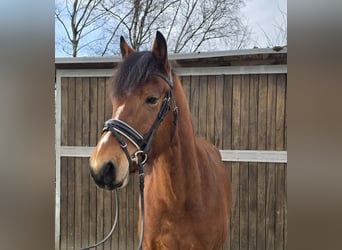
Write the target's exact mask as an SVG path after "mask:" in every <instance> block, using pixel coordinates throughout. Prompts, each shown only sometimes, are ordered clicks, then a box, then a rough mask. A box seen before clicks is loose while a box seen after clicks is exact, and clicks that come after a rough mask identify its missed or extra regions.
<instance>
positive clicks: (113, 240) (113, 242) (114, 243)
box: [110, 190, 121, 249]
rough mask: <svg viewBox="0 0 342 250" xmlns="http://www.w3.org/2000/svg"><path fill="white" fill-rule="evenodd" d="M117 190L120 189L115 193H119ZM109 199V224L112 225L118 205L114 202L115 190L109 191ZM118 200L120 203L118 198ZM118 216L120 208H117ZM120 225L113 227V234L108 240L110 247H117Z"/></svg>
mask: <svg viewBox="0 0 342 250" xmlns="http://www.w3.org/2000/svg"><path fill="white" fill-rule="evenodd" d="M119 192H120V190H119V191H117V192H116V193H117V195H119ZM111 199H112V206H111V208H112V211H111V213H112V218H111V224H112V225H113V223H114V219H115V212H116V208H117V207H116V205H118V206H119V204H116V202H115V192H111ZM118 201H119V203H120V200H118ZM118 208H120V207H118ZM120 216H121V215H120V209H119V217H120ZM118 223H119V222H118ZM120 227H121V225H120V224H118V226H117V228H116V229H115V231H114V233H113V236H112V238H111V240H110V245H111V248H110V249H119V228H120Z"/></svg>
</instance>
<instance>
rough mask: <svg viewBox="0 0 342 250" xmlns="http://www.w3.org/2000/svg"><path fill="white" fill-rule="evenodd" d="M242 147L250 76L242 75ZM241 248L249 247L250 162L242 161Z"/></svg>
mask: <svg viewBox="0 0 342 250" xmlns="http://www.w3.org/2000/svg"><path fill="white" fill-rule="evenodd" d="M240 98H241V99H240V140H241V142H240V149H248V123H249V120H248V119H249V76H248V75H244V76H242V77H241V92H240ZM239 178H240V192H239V194H240V198H239V199H240V249H248V237H249V236H248V231H249V230H248V227H249V225H248V221H249V211H248V207H249V205H248V202H249V200H248V196H249V193H248V189H249V187H248V163H246V162H241V163H240V176H239Z"/></svg>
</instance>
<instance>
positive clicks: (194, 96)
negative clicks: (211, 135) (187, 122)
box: [190, 76, 200, 134]
mask: <svg viewBox="0 0 342 250" xmlns="http://www.w3.org/2000/svg"><path fill="white" fill-rule="evenodd" d="M190 88H191V100H190V112H191V115H192V121H193V126H194V130H195V133H196V134H198V112H199V101H200V99H199V77H198V76H192V77H191V87H190Z"/></svg>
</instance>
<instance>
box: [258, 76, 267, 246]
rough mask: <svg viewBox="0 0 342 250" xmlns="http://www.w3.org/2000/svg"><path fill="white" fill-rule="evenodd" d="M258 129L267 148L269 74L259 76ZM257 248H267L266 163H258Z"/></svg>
mask: <svg viewBox="0 0 342 250" xmlns="http://www.w3.org/2000/svg"><path fill="white" fill-rule="evenodd" d="M258 100H259V103H258V131H257V133H258V134H257V141H258V147H257V149H259V150H265V149H266V108H267V75H261V76H259V89H258ZM257 165H258V171H257V224H258V228H257V249H258V250H264V249H266V205H265V202H266V164H265V163H257Z"/></svg>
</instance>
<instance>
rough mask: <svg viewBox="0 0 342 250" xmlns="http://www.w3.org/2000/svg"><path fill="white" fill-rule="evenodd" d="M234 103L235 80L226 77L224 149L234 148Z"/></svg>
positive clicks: (224, 91)
mask: <svg viewBox="0 0 342 250" xmlns="http://www.w3.org/2000/svg"><path fill="white" fill-rule="evenodd" d="M232 105H233V82H232V76H225V77H224V90H223V138H222V143H223V149H231V148H232V114H233V112H232Z"/></svg>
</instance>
